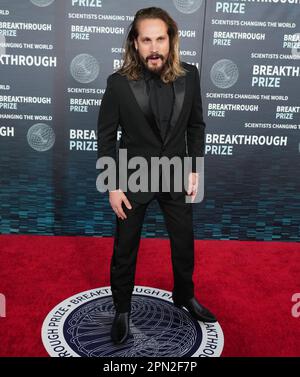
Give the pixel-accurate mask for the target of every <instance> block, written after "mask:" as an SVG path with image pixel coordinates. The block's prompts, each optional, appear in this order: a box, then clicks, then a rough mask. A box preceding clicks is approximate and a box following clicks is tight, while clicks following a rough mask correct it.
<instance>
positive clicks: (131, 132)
mask: <svg viewBox="0 0 300 377" xmlns="http://www.w3.org/2000/svg"><path fill="white" fill-rule="evenodd" d="M182 65H183V67H184V68H185V69H186V75H185V76H180V77H178V78H177V79H176V80H175V81H174V83H173V85H174V93H175V101H174V107H173V112H172V116H171V121H170V126H169V130H168V133H167V136H166V138H165V140H164V141H163V140H162V138H161V136H160V131H159V126H158V125H157V124H156V121H155V119H154V116H153V114H152V113H151V111H150V107H149V97H148V95H147V91H146V83H145V81H144V79H140V80H137V81H134V80H128V79H127V77H125V76H122V75H121V74H119V73H118V72H115V73H113V74H111V75H110V76H109V77H108V79H107V87H106V91H105V93H104V96H103V98H102V102H101V106H100V111H99V117H98V158H100V157H104V156H106V157H108V156H109V157H111V158H113V159H114V160H115V161H116V163H117V169H119V166H120V161H119V159H118V153H117V150H116V140H117V130H118V126H119V125H120V127H121V130H122V136H121V140H120V144H119V148H120V149H121V148H122V149H123V148H126V150H127V157H128V160H129V159H130V158H132V157H135V156H142V157H144V158H145V159H146V160H147V161H148V162H149V168H150V162H151V157H159V158H161V157H163V156H166V157H168V158H172V157H174V156H178V157H179V158H180V159H181V160H182V161H183V158H184V157H186V156H189V157H191V169H190V170H191V171H194V172H195V171H196V158H197V157H203V156H204V146H205V123H204V121H203V112H202V100H201V90H200V80H199V72H198V70H197V68H196V67H195V66H193V65H191V64H187V63H184V62H182ZM123 162H124V161H123ZM182 166H183V164H182ZM137 170H138V167H137V168H131V169H129V168H128V169H127V171H126V172H125V171H124V169H121V175H123V177H124V176H125V175H127V176H128V178H129V177H130V176H131V174H133V173H134V172H135V171H137ZM125 173H126V174H125ZM144 173H145V174H146V175H147V176H148V182H149V185H148V190H147V192H143V191H137V192H133V191H130V190H128V189H127V190H126V187H124V186H122V184H121V182H119V180H118V170H117V181H116V186H117V187H116V188H121V189H122V190H123V191H124V192H125V194H126V195H127V196H128V198H129V199H133V200H135V201H137V202H140V203H145V202H146V201H148V200H150V199H151V197H153V195H154V194H155V191H152V192H151V177H150V169H149V170H147V171H145V172H144ZM173 174H174V171H173V170H172V169H171V181H172V177H173ZM122 179H123V178H121V180H122ZM183 179H187V176H184V175H183ZM125 181H126V182H128V180H126V177H125ZM122 182H123V181H122ZM123 183H124V182H123ZM183 183H184V182H183ZM182 185H183V184H182ZM169 191H170V194H171V195H172V197H173V198H174V199H175V198H178V197H179V196H180V195H182V194H185V193H186V191H185V190H184V187H183V190H181V191H178V192H176V190H175V189H174V185H173V184H171V187H170V190H169Z"/></svg>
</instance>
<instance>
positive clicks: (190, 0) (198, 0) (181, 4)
mask: <svg viewBox="0 0 300 377" xmlns="http://www.w3.org/2000/svg"><path fill="white" fill-rule="evenodd" d="M202 2H203V0H173V3H174V5H175V7H176V9H177V10H179V12H181V13H185V14H189V13H194V12H196V11H197V10H198V9H199V8H200V7H201V5H202Z"/></svg>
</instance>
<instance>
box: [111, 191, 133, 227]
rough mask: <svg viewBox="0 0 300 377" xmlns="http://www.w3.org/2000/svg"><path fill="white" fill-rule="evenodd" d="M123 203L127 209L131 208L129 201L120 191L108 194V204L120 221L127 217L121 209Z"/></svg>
mask: <svg viewBox="0 0 300 377" xmlns="http://www.w3.org/2000/svg"><path fill="white" fill-rule="evenodd" d="M123 202H124V204H125V206H126V207H127V208H128V209H131V208H132V207H131V204H130V203H129V200H128V199H127V197H126V195H125V194H124V192H123V191H122V190H120V189H119V190H114V191H110V192H109V203H110V205H111V208H112V209H113V211H114V212H115V214H116V215H117V216H118V218H119V219H122V220H124V219H127V216H126V214H125V212H124V211H123V208H122V203H123Z"/></svg>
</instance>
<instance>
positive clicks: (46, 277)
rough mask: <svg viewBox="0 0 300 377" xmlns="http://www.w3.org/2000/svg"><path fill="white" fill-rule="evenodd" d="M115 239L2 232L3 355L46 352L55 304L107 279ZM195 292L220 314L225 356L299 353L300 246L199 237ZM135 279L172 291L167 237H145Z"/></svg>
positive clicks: (0, 349) (0, 320)
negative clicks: (295, 312)
mask: <svg viewBox="0 0 300 377" xmlns="http://www.w3.org/2000/svg"><path fill="white" fill-rule="evenodd" d="M112 243H113V239H111V238H90V237H48V236H14V235H2V236H0V249H1V254H0V266H1V271H0V293H3V294H4V295H5V296H6V306H7V313H6V317H5V318H0V339H1V342H0V356H46V355H47V353H46V351H45V350H44V348H43V345H42V342H41V337H40V331H41V326H42V323H43V320H44V318H45V316H46V315H47V313H48V312H49V310H50V309H52V308H53V307H54V306H55V305H56V304H58V303H59V302H60V301H62V300H64V299H65V298H67V297H69V296H71V295H74V294H76V293H79V292H82V291H85V290H88V289H90V288H96V287H101V286H106V285H109V264H110V257H111V252H112ZM194 281H195V287H196V292H197V294H196V296H197V298H198V299H199V301H201V302H202V303H203V304H204V305H206V306H208V307H209V308H210V309H211V310H212V311H213V312H214V313H215V314H216V315H217V317H218V319H219V322H220V324H221V326H222V329H223V332H224V339H225V345H224V351H223V354H222V355H223V356H300V318H294V317H293V316H292V315H291V308H292V305H293V303H292V301H291V297H292V295H293V294H294V293H296V292H300V245H299V244H296V243H279V242H245V241H196V265H195V273H194ZM136 284H137V285H147V286H152V287H157V288H162V289H166V290H172V272H171V262H170V252H169V241H168V240H160V239H143V240H142V241H141V248H140V251H139V257H138V267H137V275H136Z"/></svg>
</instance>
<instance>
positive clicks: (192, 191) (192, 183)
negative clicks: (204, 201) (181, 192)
mask: <svg viewBox="0 0 300 377" xmlns="http://www.w3.org/2000/svg"><path fill="white" fill-rule="evenodd" d="M198 184H199V173H190V174H189V188H188V191H187V194H188V195H190V196H191V197H192V202H193V201H194V200H195V197H196V195H197V192H198Z"/></svg>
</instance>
